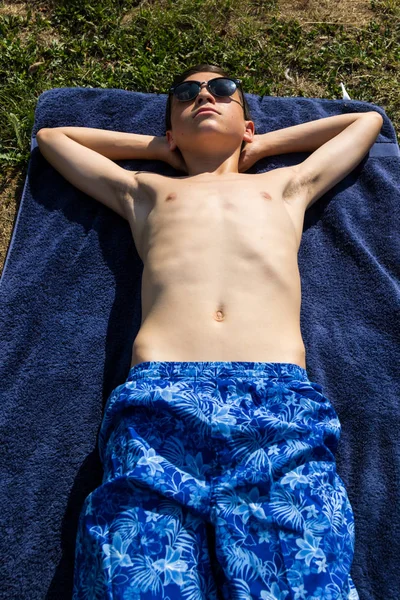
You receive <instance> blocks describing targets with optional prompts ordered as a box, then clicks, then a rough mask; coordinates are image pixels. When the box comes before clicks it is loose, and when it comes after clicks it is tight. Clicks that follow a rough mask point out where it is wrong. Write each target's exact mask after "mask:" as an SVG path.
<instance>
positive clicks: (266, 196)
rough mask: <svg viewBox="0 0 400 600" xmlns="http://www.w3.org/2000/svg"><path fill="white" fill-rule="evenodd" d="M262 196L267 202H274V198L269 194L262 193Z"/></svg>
mask: <svg viewBox="0 0 400 600" xmlns="http://www.w3.org/2000/svg"><path fill="white" fill-rule="evenodd" d="M261 196H263V197H264V198H265V199H266V200H272V197H271V196H270V195H269V194H268V192H261Z"/></svg>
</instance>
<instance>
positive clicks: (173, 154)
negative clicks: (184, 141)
mask: <svg viewBox="0 0 400 600" xmlns="http://www.w3.org/2000/svg"><path fill="white" fill-rule="evenodd" d="M155 139H156V143H157V159H158V160H162V161H164V162H166V163H168V164H169V165H171V167H174V169H177V170H178V171H183V172H184V173H187V172H188V169H187V166H186V163H185V161H184V159H183V157H182V155H181V153H180V151H179V150H170V149H169V145H168V141H167V136H166V135H164V136H156V138H155Z"/></svg>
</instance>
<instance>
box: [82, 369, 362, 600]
mask: <svg viewBox="0 0 400 600" xmlns="http://www.w3.org/2000/svg"><path fill="white" fill-rule="evenodd" d="M340 432H341V425H340V422H339V419H338V416H337V414H336V412H335V410H334V408H333V407H332V404H331V403H330V401H329V400H328V399H327V398H326V396H324V394H323V393H322V387H321V386H320V385H319V384H317V383H314V382H312V381H310V380H309V378H308V375H307V372H306V370H305V369H303V368H302V367H300V366H299V365H295V364H293V363H262V362H144V363H140V364H138V365H135V366H133V367H132V369H131V370H130V371H129V375H128V378H127V380H126V382H125V383H124V384H122V385H119V386H118V387H117V388H115V389H114V390H113V391H112V392H111V394H110V396H109V398H108V400H107V404H106V407H105V412H104V417H103V421H102V424H101V429H100V433H99V452H100V457H101V461H102V464H103V467H104V477H103V481H102V485H100V486H99V487H98V488H97V489H95V490H94V491H93V492H92V493H91V494H89V496H88V497H87V498H86V500H85V503H84V505H83V508H82V511H81V514H80V519H79V527H78V534H77V539H76V551H75V571H74V590H73V599H74V600H97V599H106V598H107V599H111V598H112V599H118V600H148V599H150V598H151V599H154V598H160V599H161V598H162V599H163V600H175V599H180V598H182V599H185V600H220V599H223V600H224V599H226V600H228V599H229V600H232V599H233V600H253V599H257V600H258V599H259V600H359V596H358V593H357V591H356V588H355V586H354V583H353V581H352V578H351V576H350V568H351V564H352V560H353V553H354V542H355V529H354V518H353V511H352V507H351V505H350V502H349V499H348V496H347V493H346V490H345V486H344V483H343V481H342V480H341V478H340V476H339V475H338V474H337V472H336V462H335V452H336V450H337V446H338V442H339V439H340Z"/></svg>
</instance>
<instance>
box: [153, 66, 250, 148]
mask: <svg viewBox="0 0 400 600" xmlns="http://www.w3.org/2000/svg"><path fill="white" fill-rule="evenodd" d="M194 73H217V74H218V75H221V76H222V77H232V75H229V73H228V72H227V71H225V70H224V69H222V68H221V67H218V66H217V65H204V64H202V65H195V66H194V67H190V69H187V70H186V71H184V72H183V73H180V74H179V75H176V76H175V78H174V80H173V82H172V84H171V87H172V86H174V85H177V84H178V83H181V82H182V81H185V79H186V77H189V75H193V74H194ZM238 92H239V95H240V97H241V98H242V103H243V112H244V120H245V121H252V120H253V119H252V118H251V114H250V108H249V105H248V103H247V100H246V98H245V97H244V93H243V90H242V89H241V88H240V87H238ZM172 96H173V94H171V93H168V99H167V108H166V111H165V130H166V131H168V129H172V124H171V108H172ZM254 133H255V129H254ZM245 145H246V142H245V141H243V142H242V146H241V148H240V151H242V150H243V148H244V146H245Z"/></svg>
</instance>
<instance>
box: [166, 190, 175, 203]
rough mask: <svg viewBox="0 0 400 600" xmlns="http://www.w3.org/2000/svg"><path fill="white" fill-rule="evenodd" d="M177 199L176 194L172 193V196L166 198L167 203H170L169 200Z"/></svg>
mask: <svg viewBox="0 0 400 600" xmlns="http://www.w3.org/2000/svg"><path fill="white" fill-rule="evenodd" d="M175 198H176V194H175V192H171V193H170V194H168V196H167V197H166V199H165V200H166V201H168V200H175Z"/></svg>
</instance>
